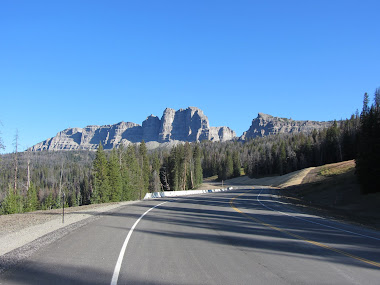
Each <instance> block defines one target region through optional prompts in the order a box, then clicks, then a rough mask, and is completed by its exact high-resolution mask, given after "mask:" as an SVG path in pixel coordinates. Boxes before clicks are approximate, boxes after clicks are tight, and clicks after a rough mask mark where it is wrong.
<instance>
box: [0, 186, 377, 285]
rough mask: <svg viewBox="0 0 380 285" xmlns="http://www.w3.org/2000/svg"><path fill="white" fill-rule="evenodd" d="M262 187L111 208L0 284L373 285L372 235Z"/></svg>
mask: <svg viewBox="0 0 380 285" xmlns="http://www.w3.org/2000/svg"><path fill="white" fill-rule="evenodd" d="M270 191H271V190H268V189H260V188H256V189H252V188H250V189H241V190H234V191H230V192H224V193H216V194H206V195H199V196H191V197H183V198H175V199H170V200H163V199H160V200H151V201H143V202H141V203H137V204H133V205H129V206H125V207H122V208H119V209H117V210H114V211H112V212H108V213H107V214H106V215H105V216H104V217H102V218H100V219H97V220H95V221H94V222H92V223H89V224H87V225H86V226H83V227H81V228H79V229H77V230H76V231H74V232H72V233H70V234H68V235H66V236H65V237H63V238H61V239H60V240H58V241H56V242H54V243H52V244H50V245H49V246H47V247H45V248H43V249H41V250H39V251H38V252H37V253H36V254H34V255H33V256H31V257H30V258H28V259H27V260H25V261H24V262H23V263H22V264H20V265H18V266H17V267H14V268H12V269H10V270H8V271H6V272H5V273H3V274H2V275H0V284H162V285H163V284H380V232H376V231H371V230H368V229H365V228H361V227H357V226H352V225H347V224H342V223H338V222H334V221H330V220H327V219H324V218H320V217H317V216H312V215H306V214H300V213H297V212H296V211H295V210H294V208H293V207H288V206H287V205H284V204H283V203H281V202H280V201H278V200H276V199H272V198H271V196H270V195H269V192H270ZM163 202H165V203H163ZM161 203H163V204H161ZM159 204H160V205H159ZM155 206H156V207H155ZM153 207H155V208H153ZM144 214H145V215H144ZM142 215H144V216H142ZM111 282H113V283H111Z"/></svg>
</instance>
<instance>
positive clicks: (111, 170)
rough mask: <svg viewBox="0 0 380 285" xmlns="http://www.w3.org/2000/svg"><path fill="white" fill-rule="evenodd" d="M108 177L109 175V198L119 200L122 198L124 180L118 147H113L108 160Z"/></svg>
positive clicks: (113, 200) (112, 200) (114, 200)
mask: <svg viewBox="0 0 380 285" xmlns="http://www.w3.org/2000/svg"><path fill="white" fill-rule="evenodd" d="M108 177H109V189H110V192H109V193H110V195H109V200H110V201H111V202H118V201H121V199H122V180H121V171H120V164H119V156H118V154H117V152H116V149H113V150H112V152H111V156H110V158H109V162H108Z"/></svg>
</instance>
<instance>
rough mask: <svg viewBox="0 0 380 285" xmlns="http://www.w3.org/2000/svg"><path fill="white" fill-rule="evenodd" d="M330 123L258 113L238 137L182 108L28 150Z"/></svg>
mask: <svg viewBox="0 0 380 285" xmlns="http://www.w3.org/2000/svg"><path fill="white" fill-rule="evenodd" d="M331 125H332V122H317V121H296V120H292V119H287V118H279V117H274V116H271V115H267V114H263V113H259V114H258V115H257V117H256V118H255V119H253V120H252V124H251V126H250V128H249V129H248V130H247V131H246V132H244V133H243V135H242V136H241V137H240V138H237V137H236V133H235V132H234V131H233V130H231V129H230V128H229V127H210V124H209V120H208V118H207V117H206V116H205V115H204V113H203V111H202V110H201V109H199V108H196V107H188V108H186V109H179V110H177V111H175V110H174V109H170V108H166V109H165V110H164V112H163V115H162V117H161V119H160V118H158V117H156V116H154V115H150V116H148V117H147V118H146V120H145V121H144V122H143V123H142V125H139V124H136V123H131V122H120V123H117V124H114V125H104V126H91V125H90V126H87V127H85V128H68V129H66V130H63V131H61V132H59V133H58V134H57V135H56V136H55V137H52V138H49V139H47V140H45V141H43V142H40V143H38V144H36V145H34V146H33V147H31V148H30V150H32V151H43V150H52V151H54V150H96V149H97V148H98V145H99V142H101V143H102V145H103V147H104V149H112V148H114V147H118V146H119V145H128V144H131V143H140V142H141V141H142V140H144V141H145V142H146V143H147V146H148V148H150V149H153V148H157V147H160V146H161V147H171V146H173V145H175V144H178V143H180V142H200V141H203V140H209V141H215V142H216V141H221V142H224V141H229V140H232V139H239V140H241V141H245V140H249V139H253V138H256V137H263V136H268V135H275V134H279V133H310V132H312V131H313V130H314V129H316V130H321V129H323V128H328V127H329V126H331Z"/></svg>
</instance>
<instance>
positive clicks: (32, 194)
mask: <svg viewBox="0 0 380 285" xmlns="http://www.w3.org/2000/svg"><path fill="white" fill-rule="evenodd" d="M24 207H25V209H24V211H25V212H32V211H36V210H38V208H39V201H38V196H37V189H36V187H35V186H34V184H33V183H31V184H30V187H29V189H28V193H27V196H26V201H25V204H24Z"/></svg>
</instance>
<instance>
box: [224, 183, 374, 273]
mask: <svg viewBox="0 0 380 285" xmlns="http://www.w3.org/2000/svg"><path fill="white" fill-rule="evenodd" d="M252 191H253V190H250V191H247V192H244V193H241V194H239V195H237V196H236V197H234V198H232V199H231V200H230V206H231V208H232V209H234V210H235V211H236V212H238V213H240V214H242V215H243V216H244V217H246V218H247V219H250V220H252V221H254V222H256V223H259V224H261V225H263V226H266V227H268V228H271V229H273V230H276V231H279V232H282V233H284V234H286V235H289V236H292V237H294V238H296V239H299V240H302V241H304V242H307V243H310V244H313V245H316V246H319V247H323V248H325V249H328V250H330V251H334V252H336V253H339V254H342V255H345V256H347V257H351V258H353V259H356V260H359V261H362V262H365V263H367V264H370V265H373V266H375V267H380V263H378V262H375V261H372V260H368V259H365V258H362V257H359V256H356V255H353V254H350V253H348V252H345V251H343V250H340V249H336V248H333V247H331V246H328V245H325V244H323V243H320V242H316V241H313V240H308V239H306V238H304V237H302V236H300V235H297V234H293V233H291V232H289V231H286V230H284V229H281V228H278V227H276V226H273V225H271V224H269V223H264V222H263V221H261V220H259V219H258V218H255V217H252V216H251V215H248V214H246V213H244V212H243V211H242V210H240V209H239V208H237V207H236V206H235V204H234V201H235V199H236V198H239V197H241V196H243V195H245V194H247V193H249V192H252Z"/></svg>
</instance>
